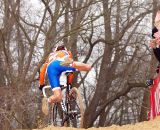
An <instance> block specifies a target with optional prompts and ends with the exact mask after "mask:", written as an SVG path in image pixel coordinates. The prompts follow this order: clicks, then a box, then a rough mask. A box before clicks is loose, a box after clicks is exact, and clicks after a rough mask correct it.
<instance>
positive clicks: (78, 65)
mask: <svg viewBox="0 0 160 130" xmlns="http://www.w3.org/2000/svg"><path fill="white" fill-rule="evenodd" d="M72 67H74V68H76V69H78V70H79V71H89V70H90V69H91V66H90V65H89V64H85V63H82V62H78V61H73V63H72Z"/></svg>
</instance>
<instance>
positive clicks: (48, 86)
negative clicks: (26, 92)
mask: <svg viewBox="0 0 160 130" xmlns="http://www.w3.org/2000/svg"><path fill="white" fill-rule="evenodd" d="M48 88H51V86H50V85H47V86H44V87H43V88H42V93H43V96H44V97H47V95H46V92H45V90H46V89H48Z"/></svg>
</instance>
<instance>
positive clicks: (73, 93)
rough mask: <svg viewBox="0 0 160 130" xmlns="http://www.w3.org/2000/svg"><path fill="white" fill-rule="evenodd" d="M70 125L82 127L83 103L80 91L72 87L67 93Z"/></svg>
mask: <svg viewBox="0 0 160 130" xmlns="http://www.w3.org/2000/svg"><path fill="white" fill-rule="evenodd" d="M69 97H70V99H69V107H70V114H71V116H70V126H72V127H79V128H82V127H83V115H84V104H83V100H82V97H81V94H80V92H79V91H78V89H77V88H76V87H73V88H72V89H71V90H70V93H69Z"/></svg>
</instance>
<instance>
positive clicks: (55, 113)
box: [52, 103, 64, 126]
mask: <svg viewBox="0 0 160 130" xmlns="http://www.w3.org/2000/svg"><path fill="white" fill-rule="evenodd" d="M63 118H64V112H63V110H62V107H61V104H60V103H55V104H54V105H53V107H52V124H53V125H54V126H64V123H63Z"/></svg>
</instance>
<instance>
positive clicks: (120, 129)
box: [34, 117, 160, 130]
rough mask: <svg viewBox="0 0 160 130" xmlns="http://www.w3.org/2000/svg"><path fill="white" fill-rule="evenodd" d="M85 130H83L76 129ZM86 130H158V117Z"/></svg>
mask: <svg viewBox="0 0 160 130" xmlns="http://www.w3.org/2000/svg"><path fill="white" fill-rule="evenodd" d="M34 130H77V129H76V128H70V127H69V128H67V127H53V126H48V127H47V128H43V129H34ZM78 130H85V129H78ZM87 130H160V117H157V118H156V119H154V120H151V121H145V122H141V123H137V124H135V125H124V126H116V125H113V126H111V127H103V128H102V127H101V128H89V129H87Z"/></svg>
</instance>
